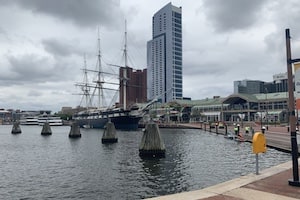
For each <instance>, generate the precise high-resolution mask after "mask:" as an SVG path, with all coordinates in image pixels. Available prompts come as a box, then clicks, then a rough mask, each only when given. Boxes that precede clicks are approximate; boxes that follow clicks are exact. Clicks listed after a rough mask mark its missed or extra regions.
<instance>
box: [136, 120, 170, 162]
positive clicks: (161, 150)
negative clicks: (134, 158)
mask: <svg viewBox="0 0 300 200" xmlns="http://www.w3.org/2000/svg"><path fill="white" fill-rule="evenodd" d="M165 152H166V149H165V144H164V142H163V140H162V138H161V136H160V131H159V128H158V125H157V124H156V123H153V122H150V123H149V124H147V125H146V128H145V130H144V134H143V137H142V141H141V144H140V147H139V155H140V156H141V157H158V158H161V157H165Z"/></svg>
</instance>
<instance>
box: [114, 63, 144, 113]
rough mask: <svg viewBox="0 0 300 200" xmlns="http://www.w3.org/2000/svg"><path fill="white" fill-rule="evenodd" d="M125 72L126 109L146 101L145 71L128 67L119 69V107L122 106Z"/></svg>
mask: <svg viewBox="0 0 300 200" xmlns="http://www.w3.org/2000/svg"><path fill="white" fill-rule="evenodd" d="M124 69H125V70H126V77H127V84H126V107H127V108H128V107H130V106H132V105H133V104H134V103H144V102H146V101H147V69H143V70H133V69H132V68H130V67H126V68H125V67H121V68H120V71H119V76H120V92H119V96H120V106H122V107H123V106H124V99H123V95H124V81H123V80H124V71H123V70H124Z"/></svg>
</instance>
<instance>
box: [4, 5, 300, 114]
mask: <svg viewBox="0 0 300 200" xmlns="http://www.w3.org/2000/svg"><path fill="white" fill-rule="evenodd" d="M169 2H170V1H166V0H160V1H158V0H156V1H154V0H110V1H107V0H89V1H82V0H51V1H49V0H14V1H7V0H0V108H4V109H21V110H52V111H53V112H57V111H59V110H61V107H63V106H70V107H76V106H78V105H79V104H80V103H83V102H82V96H81V95H80V93H81V92H80V88H79V87H76V86H75V83H79V82H82V81H83V70H82V69H83V68H84V66H86V67H87V68H88V69H91V70H94V69H96V66H97V54H98V49H99V48H98V38H100V51H101V58H102V66H103V67H104V68H105V66H107V70H111V71H112V72H114V71H115V72H117V69H113V67H112V66H111V65H108V64H116V65H121V64H122V62H123V61H122V51H123V49H124V32H125V20H126V27H127V36H128V55H129V65H130V67H132V68H134V69H144V68H146V67H147V66H146V63H147V58H146V51H147V50H146V45H147V41H149V40H151V39H152V17H153V15H154V14H155V13H156V12H157V11H158V10H159V9H161V8H162V7H163V6H165V5H166V4H168V3H169ZM172 4H173V5H174V6H177V7H182V23H183V25H182V28H183V34H182V35H183V95H184V97H191V98H192V99H193V100H196V99H205V98H212V97H213V96H221V97H227V96H229V95H231V94H233V82H234V81H236V80H244V79H249V80H262V81H266V82H269V81H272V80H273V75H274V74H278V73H285V72H286V71H287V69H286V68H287V67H286V47H285V29H287V28H289V29H290V33H291V47H292V58H294V59H295V58H300V26H299V19H300V1H298V0H289V1H286V0H251V1H249V0H199V1H194V0H184V1H179V0H174V1H172ZM98 36H99V37H98ZM84 63H86V64H84ZM92 79H93V77H92V76H90V77H89V80H92ZM108 104H109V103H108Z"/></svg>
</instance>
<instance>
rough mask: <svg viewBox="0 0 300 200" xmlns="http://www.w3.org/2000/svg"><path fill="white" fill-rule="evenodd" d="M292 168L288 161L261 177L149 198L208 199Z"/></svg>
mask: <svg viewBox="0 0 300 200" xmlns="http://www.w3.org/2000/svg"><path fill="white" fill-rule="evenodd" d="M299 160H300V159H298V161H299ZM291 168H292V161H288V162H285V163H282V164H279V165H276V166H274V167H270V168H267V169H264V170H262V171H261V172H260V174H259V175H256V174H253V173H251V174H248V175H245V176H241V177H239V178H236V179H233V180H229V181H226V182H223V183H219V184H217V185H213V186H209V187H207V188H204V189H201V190H194V191H189V192H182V193H178V194H171V195H165V196H160V197H154V198H149V199H148V200H199V199H203V198H208V197H212V196H216V195H220V194H224V193H226V192H229V191H231V190H234V189H237V188H240V187H243V186H245V185H248V184H250V183H252V182H255V181H258V180H262V179H264V178H267V177H270V176H273V175H275V174H278V173H280V172H283V171H285V170H288V169H291Z"/></svg>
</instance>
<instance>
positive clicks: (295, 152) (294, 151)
mask: <svg viewBox="0 0 300 200" xmlns="http://www.w3.org/2000/svg"><path fill="white" fill-rule="evenodd" d="M285 38H286V57H287V73H288V93H289V102H288V105H289V106H288V111H289V112H288V114H289V121H290V132H291V147H292V160H293V180H289V181H288V182H289V185H292V186H297V187H300V182H299V171H298V145H297V135H296V117H295V99H294V86H293V74H292V63H294V62H298V61H300V59H295V60H292V55H291V44H290V29H285Z"/></svg>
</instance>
